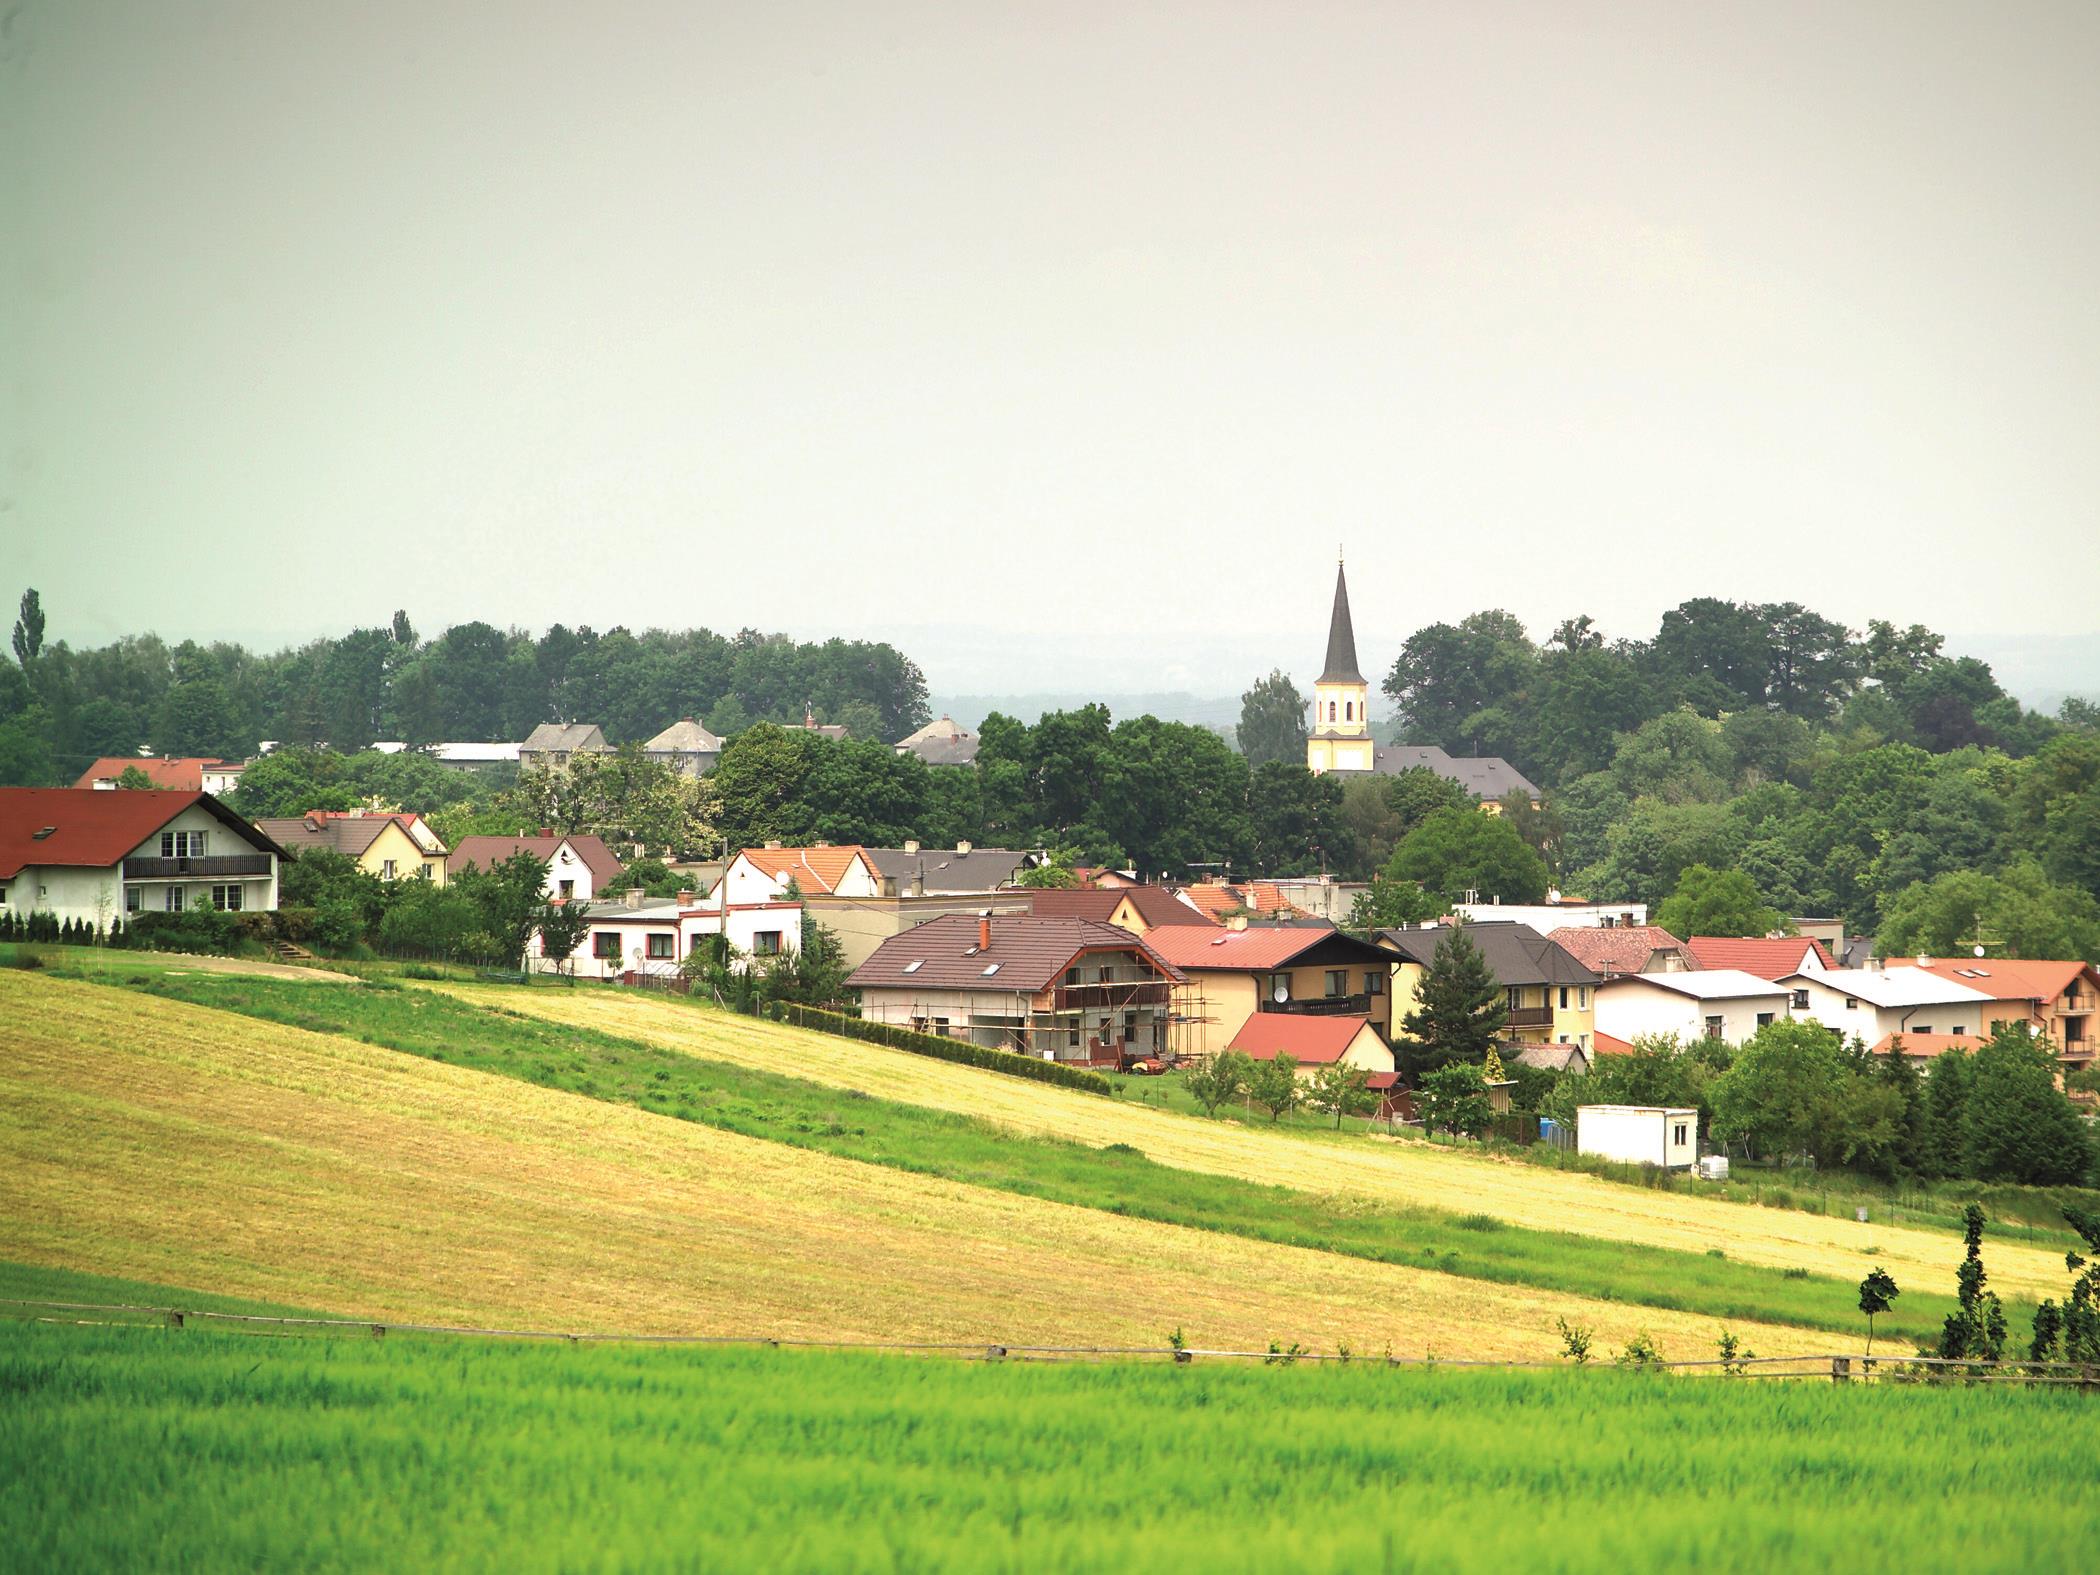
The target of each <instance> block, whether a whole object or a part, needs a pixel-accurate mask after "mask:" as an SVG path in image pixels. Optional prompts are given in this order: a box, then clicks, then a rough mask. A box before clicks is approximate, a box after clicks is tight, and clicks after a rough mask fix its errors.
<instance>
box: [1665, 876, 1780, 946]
mask: <svg viewBox="0 0 2100 1575" xmlns="http://www.w3.org/2000/svg"><path fill="white" fill-rule="evenodd" d="M1655 922H1656V923H1657V924H1658V925H1660V926H1661V927H1662V928H1663V929H1666V930H1668V931H1669V932H1670V933H1671V934H1672V935H1753V936H1754V935H1770V934H1773V933H1774V932H1776V931H1780V930H1784V929H1791V928H1792V927H1793V926H1792V925H1791V924H1790V923H1789V922H1788V921H1787V919H1786V918H1785V917H1784V915H1782V914H1781V913H1780V912H1779V910H1778V909H1776V908H1772V907H1769V906H1767V905H1766V903H1765V901H1764V899H1763V898H1762V897H1761V896H1759V894H1758V890H1757V887H1756V885H1755V883H1753V882H1752V881H1751V879H1750V877H1749V876H1748V875H1745V874H1744V873H1743V872H1742V871H1741V870H1717V869H1714V868H1713V867H1712V866H1710V865H1706V864H1694V865H1691V866H1689V867H1688V868H1687V869H1686V870H1685V872H1684V873H1683V874H1682V875H1680V876H1678V877H1677V889H1676V890H1675V891H1674V892H1672V893H1671V894H1670V895H1669V897H1668V898H1667V899H1665V900H1664V902H1663V904H1662V906H1661V907H1660V908H1657V909H1656V910H1655Z"/></svg>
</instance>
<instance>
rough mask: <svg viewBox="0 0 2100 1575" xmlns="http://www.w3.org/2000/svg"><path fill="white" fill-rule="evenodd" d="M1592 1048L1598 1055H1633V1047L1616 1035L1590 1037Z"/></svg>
mask: <svg viewBox="0 0 2100 1575" xmlns="http://www.w3.org/2000/svg"><path fill="white" fill-rule="evenodd" d="M1590 1048H1591V1049H1592V1050H1594V1051H1595V1052H1596V1053H1597V1054H1598V1055H1632V1054H1633V1046H1632V1045H1630V1044H1628V1043H1627V1042H1626V1041H1625V1040H1623V1039H1621V1038H1619V1037H1618V1036H1617V1035H1615V1034H1592V1035H1590Z"/></svg>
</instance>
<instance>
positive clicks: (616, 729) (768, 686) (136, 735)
mask: <svg viewBox="0 0 2100 1575" xmlns="http://www.w3.org/2000/svg"><path fill="white" fill-rule="evenodd" d="M44 629H45V613H44V608H43V605H42V601H41V599H40V598H39V596H38V595H37V593H36V592H35V591H34V590H31V591H28V592H26V593H25V594H24V595H23V597H22V602H21V608H20V615H19V616H18V617H17V619H16V622H15V626H14V638H13V645H14V653H15V662H14V663H13V664H12V665H8V664H5V663H0V784H17V785H45V784H49V783H55V782H61V781H70V780H71V779H72V778H73V777H74V776H77V775H78V774H79V773H80V772H81V771H82V770H84V769H85V768H86V767H87V766H88V764H89V763H90V762H92V761H94V760H95V759H97V758H99V757H101V756H106V755H128V754H133V753H135V752H136V751H137V750H138V749H139V748H140V747H141V746H147V747H150V748H152V749H153V750H154V752H155V753H157V754H163V755H205V756H217V757H219V758H222V759H244V758H246V757H248V756H250V755H252V754H254V753H255V751H256V747H257V745H258V744H259V743H260V742H261V741H262V740H264V739H272V740H276V741H280V742H284V743H289V744H295V745H315V744H319V743H323V742H326V743H328V744H330V745H331V746H333V747H334V748H335V749H336V750H338V751H340V752H343V753H354V752H356V751H357V750H360V749H362V748H364V747H365V746H366V745H368V744H370V743H372V742H373V741H374V740H377V739H399V740H402V741H405V742H407V743H409V744H412V745H414V744H427V743H436V742H441V741H445V740H506V741H514V740H517V739H522V738H524V737H525V736H526V735H527V734H528V733H529V732H531V730H532V729H533V728H534V727H536V726H538V725H539V724H540V723H542V722H547V721H555V720H571V721H586V722H595V723H597V724H598V725H599V726H601V727H602V728H604V730H605V734H606V737H607V738H608V739H609V740H611V741H612V742H615V743H618V742H622V741H626V740H639V739H646V738H648V737H650V736H652V735H653V734H655V733H657V732H658V731H660V730H661V729H662V728H664V727H665V726H667V725H669V724H670V723H672V722H674V721H677V720H679V719H680V718H682V717H693V718H696V719H698V720H700V721H703V722H705V723H706V724H707V726H708V727H710V728H711V729H712V730H713V731H715V732H717V733H720V734H723V735H725V736H726V735H730V734H734V733H738V732H741V731H742V730H743V729H745V728H746V727H748V726H750V725H751V724H752V723H754V722H757V721H763V720H771V721H777V722H801V721H802V720H803V719H804V716H805V709H806V708H807V709H809V710H814V712H815V713H816V718H817V720H818V721H819V722H824V723H830V724H835V725H841V726H844V727H845V728H846V729H847V730H848V732H849V733H851V734H852V735H853V736H854V737H856V738H868V739H877V740H880V741H882V742H884V743H888V742H891V741H893V740H895V739H898V738H902V737H903V736H905V734H907V733H909V732H911V731H913V730H914V729H916V728H918V727H921V726H923V725H924V724H925V723H926V722H927V720H928V719H929V717H930V714H931V713H930V712H929V710H928V707H927V702H926V679H925V675H924V674H923V673H921V672H920V671H919V668H918V667H917V665H916V664H915V663H913V662H912V661H910V660H909V659H908V658H907V657H905V656H904V655H903V654H902V653H901V652H899V651H897V650H896V649H895V648H893V647H891V646H889V645H887V644H881V643H874V642H868V641H860V640H840V639H832V640H825V641H821V642H808V643H805V642H797V641H794V640H791V639H788V638H787V637H786V636H784V635H777V634H761V633H759V632H758V631H756V630H753V629H745V630H743V631H741V632H739V633H737V634H735V635H722V634H717V633H715V632H714V631H712V630H709V629H684V630H666V629H645V630H642V631H640V632H639V633H637V632H634V631H631V630H628V629H626V628H615V629H612V630H609V631H606V632H605V633H602V634H601V633H598V632H597V631H595V630H593V629H591V628H589V627H588V626H580V627H577V628H573V629H572V628H569V627H567V626H566V625H562V624H556V625H554V626H553V627H552V628H550V629H548V630H546V631H545V632H544V633H543V634H540V635H537V636H534V635H532V634H530V633H528V632H527V631H525V630H522V629H498V628H496V627H495V626H494V625H492V624H487V623H481V622H472V623H462V624H455V625H453V626H452V627H450V628H448V629H446V630H445V631H444V632H443V633H441V634H439V635H437V636H435V637H434V638H430V639H425V638H422V637H421V636H419V635H418V634H417V632H416V630H415V628H414V626H413V625H412V624H411V623H410V621H409V618H408V615H407V614H406V613H405V612H396V613H395V614H394V615H393V617H392V619H390V620H389V621H388V622H387V623H385V624H384V625H377V626H372V627H366V628H359V629H353V630H351V631H350V632H349V633H348V634H345V635H343V636H341V637H340V638H336V639H322V640H314V641H311V642H309V643H307V644H305V645H302V646H299V647H297V648H295V649H288V650H283V651H278V652H276V653H274V654H263V653H259V652H254V651H251V650H249V649H248V648H247V647H245V646H243V645H239V644H235V643H231V642H226V641H213V642H211V643H208V644H202V643H199V642H197V641H195V640H184V641H181V642H178V643H176V644H172V645H171V644H169V643H168V642H166V641H164V640H162V639H161V638H160V637H159V636H158V635H153V634H143V635H127V636H125V637H124V638H122V639H119V640H115V641H112V642H111V643H109V644H108V645H104V646H98V647H90V648H84V649H80V650H75V649H73V648H72V647H71V646H70V645H68V644H67V643H66V642H65V641H63V640H61V641H57V642H55V643H46V641H45V638H44Z"/></svg>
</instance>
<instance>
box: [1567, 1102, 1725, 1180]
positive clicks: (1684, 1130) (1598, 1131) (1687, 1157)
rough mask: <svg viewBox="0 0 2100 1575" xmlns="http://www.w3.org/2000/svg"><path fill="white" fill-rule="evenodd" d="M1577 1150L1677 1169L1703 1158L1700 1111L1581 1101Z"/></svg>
mask: <svg viewBox="0 0 2100 1575" xmlns="http://www.w3.org/2000/svg"><path fill="white" fill-rule="evenodd" d="M1575 1148H1576V1151H1577V1152H1578V1153H1582V1154H1596V1155H1598V1156H1600V1157H1602V1158H1604V1159H1611V1160H1617V1161H1619V1162H1620V1163H1621V1164H1627V1165H1659V1166H1661V1167H1662V1168H1663V1169H1665V1170H1676V1169H1679V1168H1680V1167H1685V1166H1689V1165H1692V1164H1694V1163H1695V1162H1696V1161H1697V1160H1698V1158H1699V1112H1698V1111H1696V1110H1681V1109H1678V1108H1677V1107H1675V1106H1671V1105H1578V1106H1576V1108H1575Z"/></svg>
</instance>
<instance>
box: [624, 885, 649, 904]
mask: <svg viewBox="0 0 2100 1575" xmlns="http://www.w3.org/2000/svg"><path fill="white" fill-rule="evenodd" d="M648 895H649V894H648V893H647V892H645V891H643V890H642V888H641V887H639V886H629V887H628V888H627V889H626V890H625V891H623V892H621V893H620V900H621V901H622V902H624V903H626V904H627V906H628V907H630V908H639V907H640V906H641V905H642V899H643V898H645V897H647V896H648Z"/></svg>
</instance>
